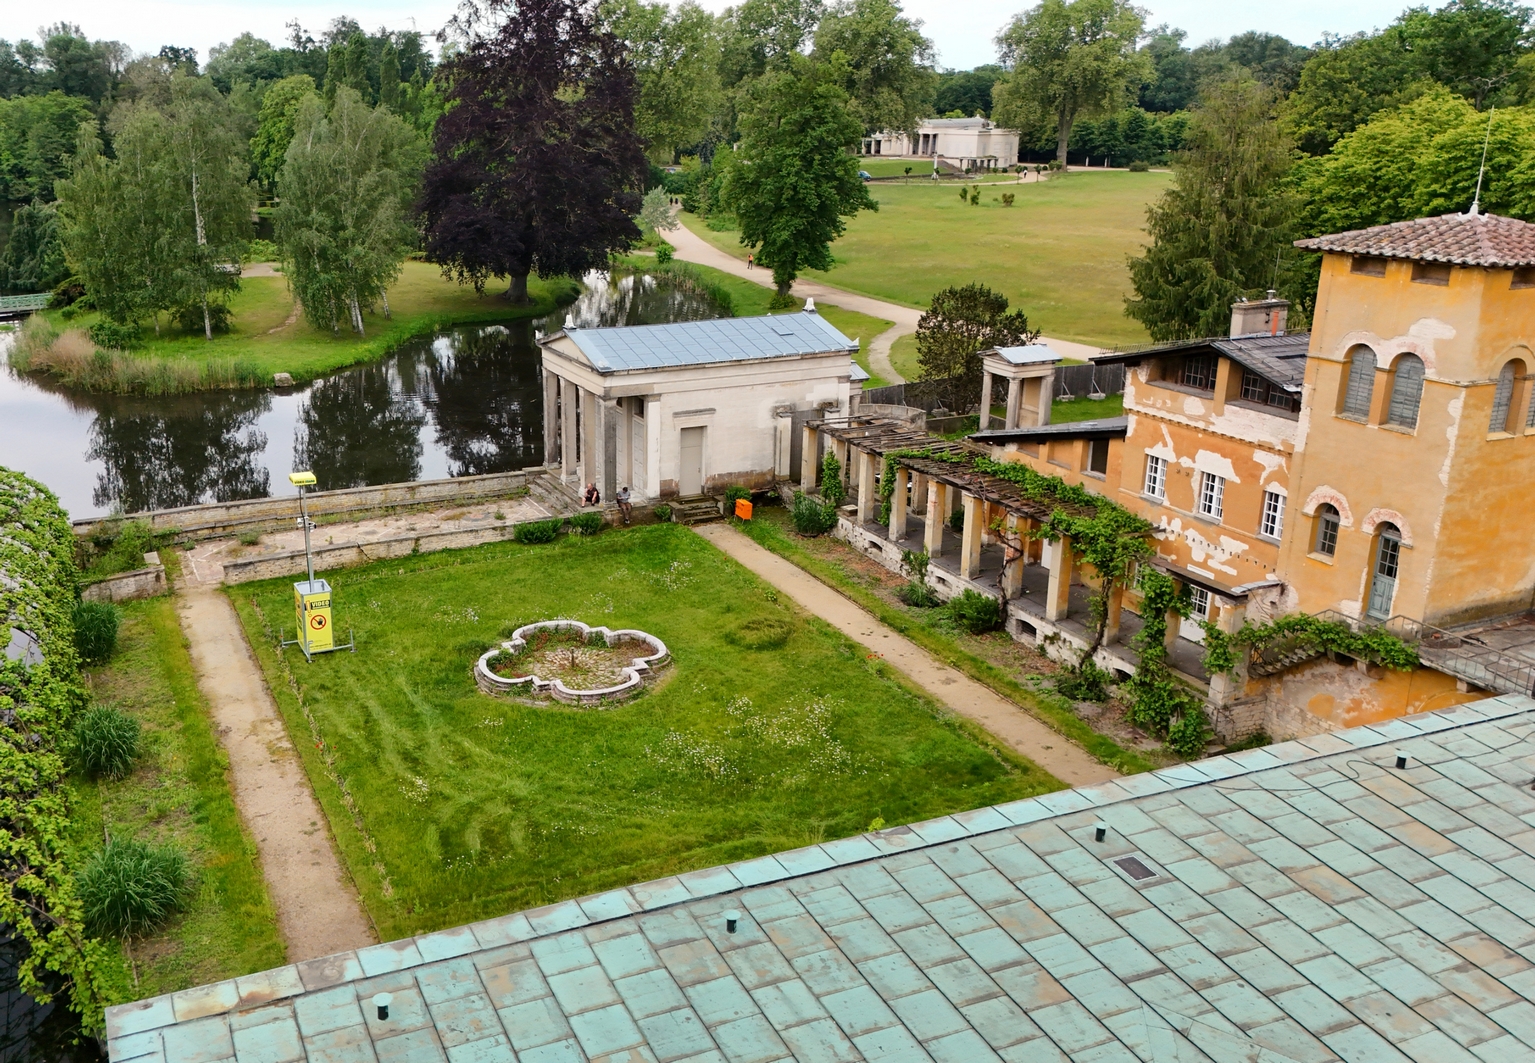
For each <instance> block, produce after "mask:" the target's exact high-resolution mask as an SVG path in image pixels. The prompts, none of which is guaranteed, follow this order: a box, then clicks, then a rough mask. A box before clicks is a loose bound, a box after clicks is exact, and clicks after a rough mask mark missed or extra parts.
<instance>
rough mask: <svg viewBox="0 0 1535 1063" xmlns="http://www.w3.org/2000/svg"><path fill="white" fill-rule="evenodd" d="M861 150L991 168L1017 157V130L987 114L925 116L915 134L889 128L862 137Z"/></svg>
mask: <svg viewBox="0 0 1535 1063" xmlns="http://www.w3.org/2000/svg"><path fill="white" fill-rule="evenodd" d="M863 154H865V155H895V156H915V157H918V158H925V159H931V158H934V157H937V158H938V159H939V160H940V161H942V162H946V163H949V164H950V165H952V166H955V167H958V168H959V169H961V170H963V169H975V170H995V169H998V168H1000V167H1004V166H1011V165H1013V164H1014V163H1016V162H1017V161H1018V133H1017V131H1016V130H1012V129H1001V128H999V127H997V126H995V125H993V124H992V122H991V120H990V119H987V118H980V117H976V118H929V119H927V120H926V121H924V122H923V123H922V124H921V125H920V126H918V127H917V135H916V136H915V137H912V136H911V135H910V134H907V133H892V132H882V133H873V134H870V135H869V136H867V137H864V139H863Z"/></svg>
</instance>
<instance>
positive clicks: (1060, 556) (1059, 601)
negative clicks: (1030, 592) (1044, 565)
mask: <svg viewBox="0 0 1535 1063" xmlns="http://www.w3.org/2000/svg"><path fill="white" fill-rule="evenodd" d="M1071 575H1072V556H1071V539H1070V538H1069V537H1067V536H1064V535H1063V536H1061V537H1060V538H1059V539H1057V540H1056V541H1055V542H1053V543H1051V544H1050V586H1049V589H1047V590H1046V591H1045V619H1046V620H1065V619H1066V614H1067V613H1068V612H1069V611H1070V609H1071Z"/></svg>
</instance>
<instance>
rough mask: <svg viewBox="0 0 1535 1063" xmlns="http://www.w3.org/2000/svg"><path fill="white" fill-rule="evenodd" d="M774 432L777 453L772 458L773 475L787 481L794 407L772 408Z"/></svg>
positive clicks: (791, 445)
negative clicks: (775, 434)
mask: <svg viewBox="0 0 1535 1063" xmlns="http://www.w3.org/2000/svg"><path fill="white" fill-rule="evenodd" d="M773 425H774V431H776V432H777V438H776V439H775V443H776V444H777V453H775V454H774V456H773V475H774V477H776V478H777V479H780V480H783V479H787V478H788V476H789V461H790V458H791V456H792V455H793V453H794V407H793V406H789V405H783V406H776V407H774V408H773Z"/></svg>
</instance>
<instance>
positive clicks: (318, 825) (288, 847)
mask: <svg viewBox="0 0 1535 1063" xmlns="http://www.w3.org/2000/svg"><path fill="white" fill-rule="evenodd" d="M176 609H177V612H178V613H179V615H180V618H181V630H182V632H183V633H185V635H186V637H187V643H188V645H189V646H190V648H191V652H192V666H193V668H194V669H195V670H196V672H197V685H198V686H199V687H201V688H202V692H203V695H204V696H205V697H206V698H207V699H208V704H209V706H210V709H211V711H212V714H213V725H214V729H215V730H216V731H217V733H218V736H219V741H220V742H221V743H222V744H223V746H224V749H225V751H227V752H228V754H229V775H230V781H231V783H232V784H233V789H234V797H235V805H236V807H238V808H239V810H240V816H241V818H242V819H244V820H245V825H246V827H247V828H249V830H250V832H251V834H252V835H253V836H254V837H255V839H256V848H257V850H258V851H259V852H260V854H261V871H262V874H263V876H265V878H266V883H267V890H268V892H269V893H270V894H271V895H272V903H273V905H274V906H275V907H276V908H277V927H278V930H279V931H280V932H281V933H282V936H283V941H284V942H285V943H286V944H287V947H288V962H289V963H298V962H300V961H302V960H310V959H314V958H315V957H317V956H329V955H331V954H333V953H337V952H346V951H347V950H349V949H355V948H360V947H362V946H364V945H371V944H373V943H374V942H376V941H377V940H378V938H377V936H376V935H375V934H374V931H373V925H372V923H371V922H370V921H369V919H368V916H367V914H366V913H365V912H364V911H363V907H362V902H361V901H360V900H358V897H357V890H356V889H355V888H354V886H353V884H352V880H351V879H350V878H349V877H348V876H347V873H346V871H345V869H344V868H343V867H342V865H341V860H340V858H339V857H338V856H337V854H336V849H335V846H334V844H332V841H331V836H330V830H329V829H328V828H327V826H326V823H325V816H324V814H323V813H322V812H321V811H320V804H319V802H318V801H317V800H315V796H314V791H313V790H311V789H310V787H309V778H308V776H307V775H305V773H304V766H303V765H302V764H300V763H299V759H298V755H297V754H296V753H295V752H294V749H293V743H292V742H291V741H289V739H288V731H287V728H286V727H284V726H283V721H282V717H281V716H279V715H278V713H277V705H276V704H275V703H274V702H273V701H272V695H271V694H270V693H269V692H268V690H267V685H266V680H265V679H264V678H263V677H262V675H261V669H260V667H259V666H258V665H257V664H256V660H255V658H254V657H253V656H252V655H251V651H250V647H249V646H247V645H246V642H245V633H244V631H243V630H242V629H241V627H240V621H239V618H238V617H237V616H236V615H235V611H234V606H233V605H231V604H230V602H229V599H228V598H227V597H225V595H224V593H223V591H222V590H220V589H219V587H218V585H217V584H216V583H203V582H199V581H196V580H186V581H182V582H181V584H180V585H179V586H178V587H177V602H176ZM299 667H303V665H302V664H300V665H299Z"/></svg>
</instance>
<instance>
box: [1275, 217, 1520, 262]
mask: <svg viewBox="0 0 1535 1063" xmlns="http://www.w3.org/2000/svg"><path fill="white" fill-rule="evenodd" d="M1295 246H1296V247H1299V248H1303V249H1305V250H1307V251H1342V252H1345V253H1347V254H1353V255H1379V256H1381V257H1382V258H1410V259H1417V260H1418V261H1422V262H1453V263H1455V264H1456V265H1461V266H1486V267H1490V268H1494V269H1498V268H1501V269H1512V268H1514V267H1517V266H1535V225H1531V224H1530V223H1529V222H1524V221H1519V220H1518V219H1517V218H1504V217H1500V216H1498V215H1496V214H1445V215H1442V216H1440V217H1437V218H1417V219H1414V220H1413V221H1399V222H1395V223H1393V224H1391V225H1374V226H1371V227H1370V228H1368V229H1355V230H1353V231H1352V232H1346V233H1333V234H1332V235H1330V236H1313V237H1312V238H1311V239H1309V240H1297V241H1295Z"/></svg>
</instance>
